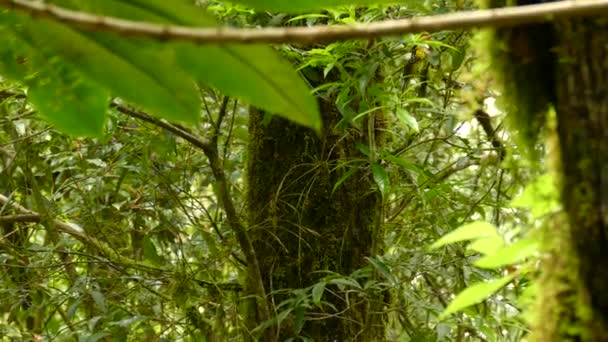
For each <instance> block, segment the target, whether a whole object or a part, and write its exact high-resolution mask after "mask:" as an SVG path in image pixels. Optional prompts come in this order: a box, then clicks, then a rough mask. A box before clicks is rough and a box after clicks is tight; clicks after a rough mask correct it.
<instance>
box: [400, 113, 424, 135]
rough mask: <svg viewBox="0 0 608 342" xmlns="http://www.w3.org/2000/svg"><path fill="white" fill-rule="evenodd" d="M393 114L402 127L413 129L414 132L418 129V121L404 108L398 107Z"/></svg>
mask: <svg viewBox="0 0 608 342" xmlns="http://www.w3.org/2000/svg"><path fill="white" fill-rule="evenodd" d="M395 114H396V116H397V119H399V123H400V124H401V126H403V128H405V129H407V130H409V131H414V132H416V133H418V132H419V131H420V128H419V127H418V121H417V120H416V118H415V117H413V116H412V115H411V114H410V113H409V112H408V111H407V110H406V109H405V108H398V109H397V111H396V112H395Z"/></svg>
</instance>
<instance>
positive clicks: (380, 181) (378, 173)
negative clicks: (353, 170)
mask: <svg viewBox="0 0 608 342" xmlns="http://www.w3.org/2000/svg"><path fill="white" fill-rule="evenodd" d="M372 175H373V177H374V182H376V185H377V186H378V190H380V194H382V197H384V196H385V195H386V191H387V189H388V186H389V181H388V174H387V173H386V170H384V168H383V167H382V166H381V165H379V164H373V165H372Z"/></svg>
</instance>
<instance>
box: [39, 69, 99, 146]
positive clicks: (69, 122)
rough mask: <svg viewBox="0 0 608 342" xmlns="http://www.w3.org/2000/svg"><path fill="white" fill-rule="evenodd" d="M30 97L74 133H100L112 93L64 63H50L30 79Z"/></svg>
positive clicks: (63, 128) (53, 120)
mask: <svg viewBox="0 0 608 342" xmlns="http://www.w3.org/2000/svg"><path fill="white" fill-rule="evenodd" d="M27 84H28V85H29V86H30V87H29V93H28V99H29V100H30V101H31V102H32V104H33V105H34V107H36V109H38V111H39V113H40V114H41V115H42V116H43V117H44V118H45V119H46V120H47V121H48V122H49V123H51V124H52V125H54V126H55V127H56V128H57V129H59V130H60V131H62V132H64V133H68V134H72V135H75V136H93V137H94V136H100V135H101V134H102V133H103V125H104V122H105V119H106V111H107V108H108V103H109V101H110V96H109V94H108V93H107V91H106V90H105V89H103V88H101V87H99V86H98V85H96V84H94V83H91V82H89V81H87V80H85V79H82V77H80V76H79V75H78V74H76V73H74V72H72V71H71V70H70V69H68V68H66V67H65V66H62V65H61V63H58V62H56V63H49V65H47V66H46V67H45V68H44V69H42V70H40V71H39V72H38V74H37V76H36V78H34V79H32V80H31V81H29V82H27Z"/></svg>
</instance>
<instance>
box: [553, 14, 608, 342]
mask: <svg viewBox="0 0 608 342" xmlns="http://www.w3.org/2000/svg"><path fill="white" fill-rule="evenodd" d="M556 30H557V35H556V36H557V39H558V49H557V51H556V52H557V55H558V56H559V60H560V62H559V64H558V65H557V82H556V92H557V104H556V112H557V117H558V135H559V140H560V150H561V154H562V158H561V159H562V161H561V164H562V172H563V179H562V183H563V189H562V190H563V192H562V194H563V202H564V206H565V210H566V213H567V215H568V221H569V225H570V237H571V239H572V243H573V247H574V252H575V254H576V257H577V259H578V260H577V264H578V277H579V281H580V284H579V288H580V289H581V293H580V296H581V299H582V301H583V303H584V304H585V305H586V309H583V310H582V312H581V317H583V323H582V325H583V327H582V331H583V333H582V339H583V340H591V341H608V231H607V229H608V23H607V21H606V19H598V20H569V21H562V22H559V23H557V25H556Z"/></svg>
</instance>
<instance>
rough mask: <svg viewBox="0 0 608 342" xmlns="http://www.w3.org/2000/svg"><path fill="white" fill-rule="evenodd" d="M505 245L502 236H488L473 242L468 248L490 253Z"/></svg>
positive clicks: (485, 253)
mask: <svg viewBox="0 0 608 342" xmlns="http://www.w3.org/2000/svg"><path fill="white" fill-rule="evenodd" d="M504 245H505V242H504V240H503V239H502V238H501V237H500V236H494V235H493V236H488V237H486V238H481V239H478V240H475V241H473V242H471V244H470V245H469V246H467V249H469V250H472V251H475V252H478V253H481V254H484V255H488V254H493V253H494V252H496V251H497V250H498V249H499V248H501V247H502V246H504Z"/></svg>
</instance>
